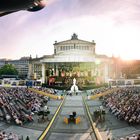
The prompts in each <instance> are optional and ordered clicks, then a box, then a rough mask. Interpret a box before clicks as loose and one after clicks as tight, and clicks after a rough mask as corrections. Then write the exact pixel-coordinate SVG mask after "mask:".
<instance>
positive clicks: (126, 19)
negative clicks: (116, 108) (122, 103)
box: [0, 0, 140, 59]
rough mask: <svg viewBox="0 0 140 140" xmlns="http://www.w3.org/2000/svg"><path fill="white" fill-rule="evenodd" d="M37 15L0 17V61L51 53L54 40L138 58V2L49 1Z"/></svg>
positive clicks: (121, 0) (107, 0)
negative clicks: (91, 44)
mask: <svg viewBox="0 0 140 140" xmlns="http://www.w3.org/2000/svg"><path fill="white" fill-rule="evenodd" d="M47 3H48V5H47V6H46V7H45V8H44V9H43V10H41V11H38V12H34V13H32V12H27V11H19V12H16V13H13V14H10V15H7V16H4V17H0V58H10V59H18V58H20V57H23V56H30V54H31V55H32V57H35V56H36V54H37V55H38V57H40V56H43V55H47V54H52V53H53V43H54V41H55V40H57V41H63V40H68V39H70V38H71V35H72V34H73V33H76V34H77V35H78V38H79V39H82V40H87V41H92V40H94V41H95V42H96V53H97V54H106V55H108V56H112V55H114V56H120V57H121V58H124V59H140V1H139V0H50V1H49V0H48V2H47Z"/></svg>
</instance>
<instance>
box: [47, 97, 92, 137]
mask: <svg viewBox="0 0 140 140" xmlns="http://www.w3.org/2000/svg"><path fill="white" fill-rule="evenodd" d="M73 111H75V112H76V113H77V115H78V116H80V118H81V122H80V123H79V124H74V123H69V124H65V123H64V121H63V119H64V116H66V115H69V114H70V113H71V112H73ZM46 139H48V140H56V139H57V140H92V139H94V135H93V133H92V129H91V125H90V122H89V119H88V116H87V113H86V109H85V106H84V103H83V99H82V96H81V95H78V96H76V95H74V96H67V97H66V99H65V102H64V104H63V107H62V110H61V112H60V113H59V115H58V117H57V118H56V121H55V122H54V124H53V126H52V128H51V131H50V134H49V136H47V137H46Z"/></svg>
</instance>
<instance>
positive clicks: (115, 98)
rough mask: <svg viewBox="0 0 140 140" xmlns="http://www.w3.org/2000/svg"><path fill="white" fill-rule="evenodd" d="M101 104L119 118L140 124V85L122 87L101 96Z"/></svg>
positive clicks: (132, 123)
mask: <svg viewBox="0 0 140 140" xmlns="http://www.w3.org/2000/svg"><path fill="white" fill-rule="evenodd" d="M103 105H105V106H106V107H107V108H108V109H109V111H110V112H111V113H112V114H114V115H115V116H116V118H118V119H120V120H125V121H126V122H128V123H129V124H130V125H134V124H140V87H122V88H119V89H118V90H117V91H115V92H114V93H112V94H109V95H106V96H105V97H104V98H103Z"/></svg>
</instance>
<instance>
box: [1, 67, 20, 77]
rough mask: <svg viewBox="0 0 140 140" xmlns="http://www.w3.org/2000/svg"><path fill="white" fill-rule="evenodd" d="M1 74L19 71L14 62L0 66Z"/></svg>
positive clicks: (12, 73)
mask: <svg viewBox="0 0 140 140" xmlns="http://www.w3.org/2000/svg"><path fill="white" fill-rule="evenodd" d="M1 75H18V71H17V70H16V68H15V67H14V66H13V65H12V64H6V65H4V66H3V67H1V68H0V76H1Z"/></svg>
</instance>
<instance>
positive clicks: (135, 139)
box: [119, 134, 140, 140]
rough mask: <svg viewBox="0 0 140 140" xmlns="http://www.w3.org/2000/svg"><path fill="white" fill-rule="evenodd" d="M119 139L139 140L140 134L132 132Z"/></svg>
mask: <svg viewBox="0 0 140 140" xmlns="http://www.w3.org/2000/svg"><path fill="white" fill-rule="evenodd" d="M119 140H140V134H133V135H131V136H127V137H125V138H124V137H121V138H120V139H119Z"/></svg>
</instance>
